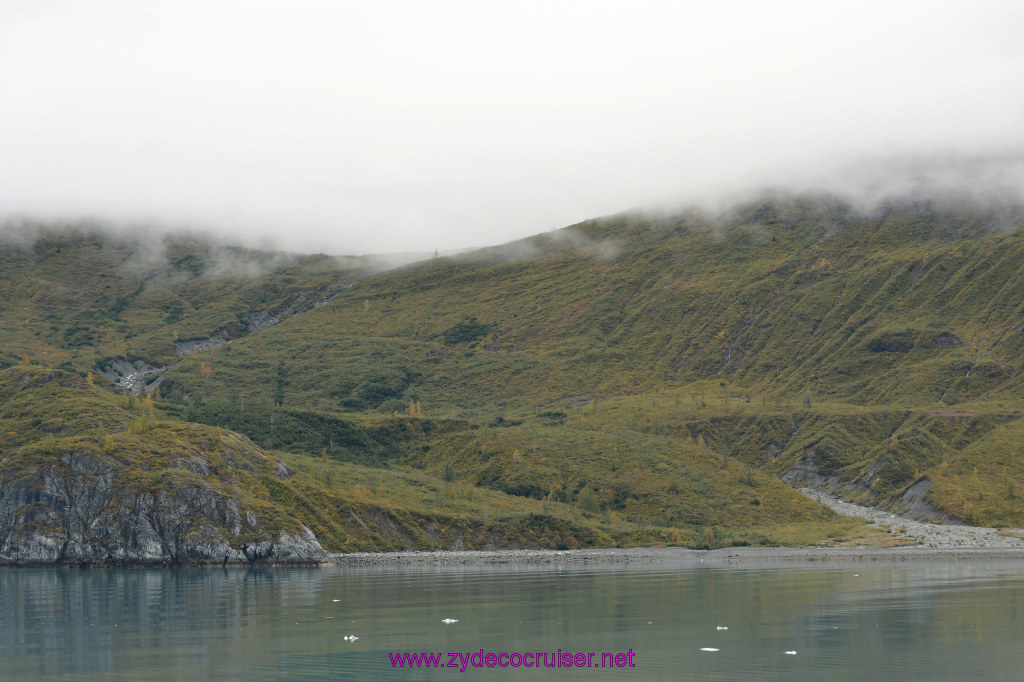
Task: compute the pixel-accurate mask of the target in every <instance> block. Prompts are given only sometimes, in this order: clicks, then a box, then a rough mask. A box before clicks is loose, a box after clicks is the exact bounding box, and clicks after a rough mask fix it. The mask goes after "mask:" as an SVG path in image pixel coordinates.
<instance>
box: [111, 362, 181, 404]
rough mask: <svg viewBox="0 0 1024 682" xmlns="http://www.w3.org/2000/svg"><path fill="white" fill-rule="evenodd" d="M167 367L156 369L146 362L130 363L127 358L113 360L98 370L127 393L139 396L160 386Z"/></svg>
mask: <svg viewBox="0 0 1024 682" xmlns="http://www.w3.org/2000/svg"><path fill="white" fill-rule="evenodd" d="M166 369H167V368H166V367H155V366H153V365H151V364H149V363H148V362H146V361H145V360H135V361H130V360H126V359H125V358H111V359H109V360H106V361H104V363H103V364H102V365H101V366H100V367H98V368H97V371H98V372H99V373H100V375H101V376H103V377H104V378H106V379H108V380H109V381H111V382H113V383H115V384H117V385H118V386H120V387H121V388H123V389H124V391H125V393H131V394H132V395H139V393H143V392H149V391H152V390H153V389H155V388H156V387H157V386H159V385H160V382H161V381H163V379H164V371H165V370H166Z"/></svg>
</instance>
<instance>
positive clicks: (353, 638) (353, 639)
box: [345, 635, 359, 642]
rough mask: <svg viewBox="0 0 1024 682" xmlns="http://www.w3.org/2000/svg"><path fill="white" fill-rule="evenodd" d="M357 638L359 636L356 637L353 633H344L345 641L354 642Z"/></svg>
mask: <svg viewBox="0 0 1024 682" xmlns="http://www.w3.org/2000/svg"><path fill="white" fill-rule="evenodd" d="M357 639H359V638H358V637H356V636H355V635H345V640H346V641H349V642H354V641H356V640H357Z"/></svg>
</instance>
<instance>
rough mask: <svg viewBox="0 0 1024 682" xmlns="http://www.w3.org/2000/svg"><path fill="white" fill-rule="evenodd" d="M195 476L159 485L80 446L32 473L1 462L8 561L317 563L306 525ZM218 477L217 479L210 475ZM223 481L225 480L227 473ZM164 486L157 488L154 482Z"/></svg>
mask: <svg viewBox="0 0 1024 682" xmlns="http://www.w3.org/2000/svg"><path fill="white" fill-rule="evenodd" d="M191 464H192V466H191V467H186V466H184V462H175V466H174V468H173V469H170V470H168V471H165V472H162V473H161V474H159V475H157V476H156V477H155V478H154V477H146V476H139V473H140V472H138V471H136V470H134V468H133V467H131V466H129V465H128V464H126V463H125V462H119V461H117V460H116V459H114V458H110V457H106V456H104V455H103V454H102V453H98V452H94V451H91V450H90V449H89V448H87V447H80V448H78V449H76V450H75V451H74V452H70V453H65V454H63V455H60V456H58V457H56V458H53V459H50V460H49V461H47V462H43V463H40V465H38V466H32V467H27V468H25V469H21V468H13V467H9V466H7V465H8V462H7V461H3V462H0V562H8V563H82V562H85V563H94V562H95V563H109V562H163V563H195V562H218V563H219V562H250V563H251V562H257V561H261V562H264V561H270V562H310V561H320V560H323V559H326V558H327V553H326V552H325V551H324V550H323V548H322V547H321V546H320V544H319V543H318V542H317V541H316V538H315V537H314V536H313V533H312V532H311V531H309V529H307V528H305V527H304V526H301V524H297V523H295V524H291V525H292V526H293V527H291V528H284V529H279V528H276V527H275V526H278V525H280V524H279V523H276V522H275V521H276V520H271V523H269V524H268V523H266V522H265V521H264V520H263V519H261V518H259V517H258V515H257V514H256V512H254V511H252V510H249V511H247V512H243V510H242V509H241V505H240V502H239V500H238V499H236V498H234V497H233V496H231V495H230V494H228V493H225V492H224V491H222V490H220V489H218V487H217V486H216V485H214V484H212V482H210V481H208V480H206V479H207V477H206V476H203V475H202V473H197V472H196V471H194V470H193V469H196V468H197V467H196V463H195V460H194V459H193V460H191ZM207 473H209V471H207ZM221 476H223V472H221ZM154 482H155V483H157V485H153V483H154Z"/></svg>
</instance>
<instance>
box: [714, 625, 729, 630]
mask: <svg viewBox="0 0 1024 682" xmlns="http://www.w3.org/2000/svg"><path fill="white" fill-rule="evenodd" d="M715 629H716V630H728V629H729V626H728V625H719V626H718V627H717V628H715Z"/></svg>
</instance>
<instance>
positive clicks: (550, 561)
mask: <svg viewBox="0 0 1024 682" xmlns="http://www.w3.org/2000/svg"><path fill="white" fill-rule="evenodd" d="M875 561H1022V562H1024V548H1018V547H985V548H978V547H921V546H919V545H918V546H902V547H731V548H725V549H713V550H700V549H689V548H686V547H632V548H624V549H572V550H544V549H509V550H480V551H438V552H356V553H352V554H332V555H331V561H330V562H328V563H325V565H338V566H343V567H344V566H349V567H352V566H459V565H462V566H486V565H501V564H509V565H565V564H569V565H580V566H582V565H603V564H606V565H612V564H659V563H665V564H686V565H701V564H705V565H708V564H710V565H730V564H754V563H865V562H875Z"/></svg>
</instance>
